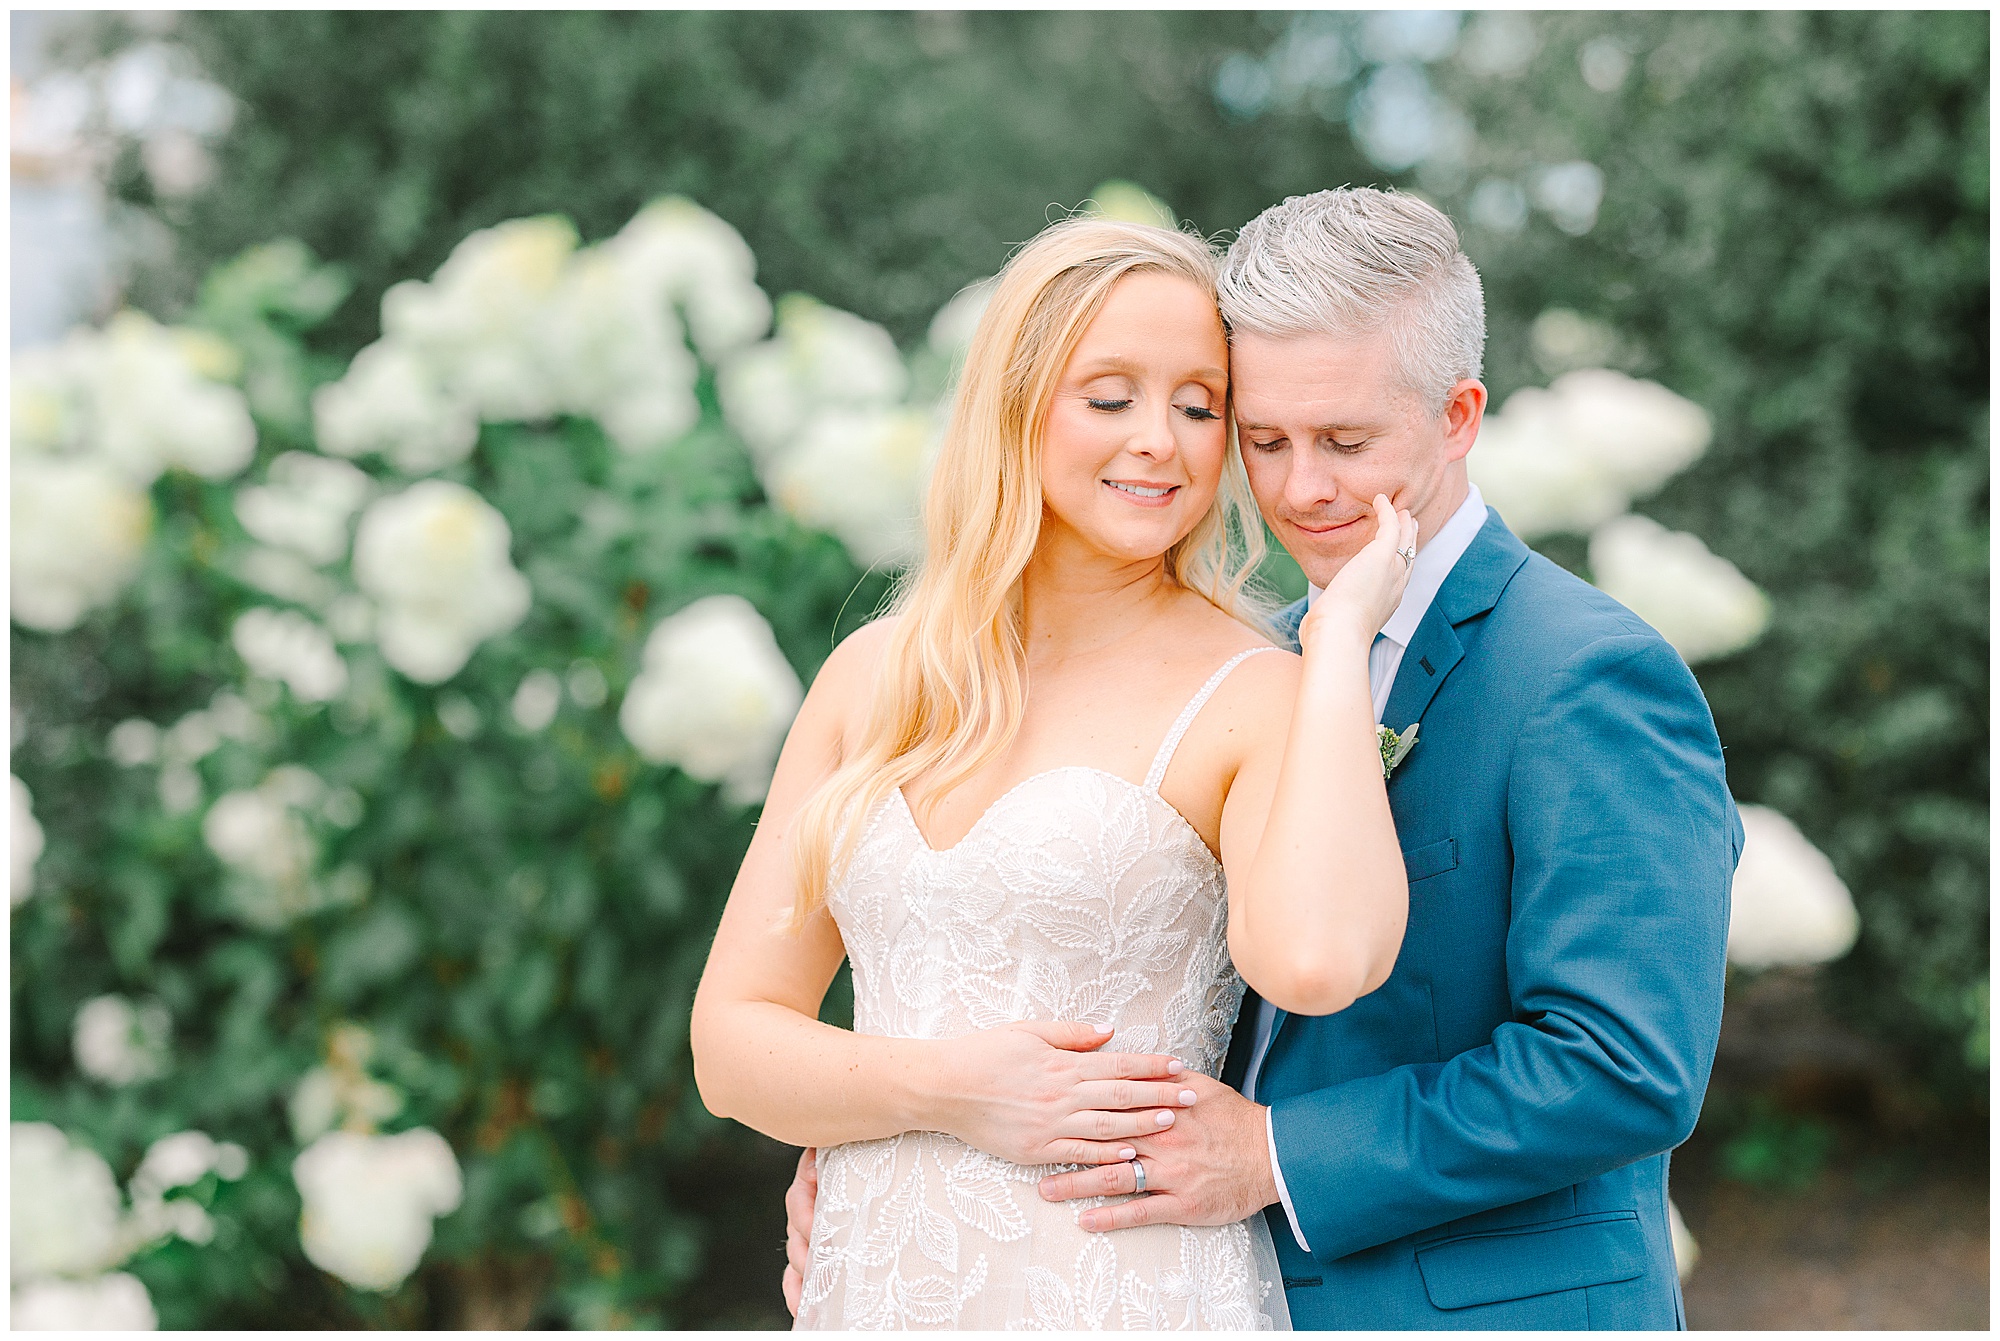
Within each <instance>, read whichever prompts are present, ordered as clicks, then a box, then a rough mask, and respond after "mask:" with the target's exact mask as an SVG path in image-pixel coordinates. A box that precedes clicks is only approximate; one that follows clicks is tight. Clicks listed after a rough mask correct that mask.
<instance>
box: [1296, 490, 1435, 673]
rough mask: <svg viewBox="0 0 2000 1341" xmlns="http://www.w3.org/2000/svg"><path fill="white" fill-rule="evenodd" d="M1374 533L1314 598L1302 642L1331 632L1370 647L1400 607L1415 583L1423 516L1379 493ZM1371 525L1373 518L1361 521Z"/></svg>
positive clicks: (1306, 646) (1313, 641)
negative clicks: (1419, 521) (1419, 517)
mask: <svg viewBox="0 0 2000 1341" xmlns="http://www.w3.org/2000/svg"><path fill="white" fill-rule="evenodd" d="M1374 509H1375V526H1374V534H1373V536H1372V538H1371V539H1370V540H1369V541H1368V543H1367V544H1366V545H1364V546H1362V547H1361V550H1360V552H1359V553H1357V554H1355V556H1354V557H1353V558H1351V559H1349V560H1348V561H1347V562H1346V563H1345V564H1343V565H1342V566H1341V569H1340V571H1339V572H1337V573H1335V574H1334V575H1333V580H1332V581H1330V582H1328V583H1327V584H1326V589H1325V590H1324V591H1322V592H1321V593H1320V595H1319V599H1318V600H1315V601H1314V602H1313V603H1312V609H1311V610H1310V611H1309V612H1308V613H1307V615H1306V618H1305V622H1304V623H1303V624H1302V625H1301V626H1300V628H1299V643H1300V646H1301V648H1303V649H1306V650H1308V651H1309V650H1310V649H1311V648H1312V647H1313V646H1314V645H1315V644H1317V643H1319V642H1322V641H1324V640H1325V639H1327V638H1333V639H1335V640H1337V641H1340V642H1344V643H1347V644H1349V645H1359V647H1360V648H1361V649H1362V650H1363V651H1364V652H1365V651H1366V650H1367V648H1368V646H1369V644H1370V643H1372V642H1374V641H1375V634H1376V632H1377V631H1378V630H1380V629H1381V627H1382V626H1383V625H1384V624H1386V623H1388V622H1389V616H1391V615H1393V614H1395V613H1396V605H1397V603H1398V602H1399V601H1401V600H1402V599H1403V591H1404V589H1405V588H1406V587H1408V586H1409V584H1410V569H1411V567H1412V566H1413V564H1414V562H1415V558H1414V556H1415V554H1416V552H1417V521H1416V518H1414V517H1412V516H1411V515H1410V514H1409V513H1407V512H1402V511H1399V510H1398V509H1397V508H1396V507H1395V506H1394V505H1393V504H1391V503H1390V502H1389V498H1388V496H1387V495H1386V494H1377V495H1375V502H1374ZM1360 524H1361V525H1364V526H1365V525H1367V523H1365V522H1363V523H1360Z"/></svg>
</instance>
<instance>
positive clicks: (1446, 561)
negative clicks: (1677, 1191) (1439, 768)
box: [1243, 485, 1486, 1252]
mask: <svg viewBox="0 0 2000 1341" xmlns="http://www.w3.org/2000/svg"><path fill="white" fill-rule="evenodd" d="M1484 525H1486V500H1485V499H1483V498H1481V497H1480V496H1479V487H1478V486H1477V485H1472V486H1469V488H1468V491H1467V493H1466V495H1465V501H1464V502H1463V503H1461V504H1459V507H1458V511H1456V512H1454V513H1452V514H1451V519H1450V520H1449V521H1447V522H1446V523H1445V524H1444V525H1443V526H1442V527H1440V528H1438V533H1437V534H1436V535H1434V536H1432V537H1431V538H1430V540H1429V541H1427V542H1421V543H1420V544H1419V545H1418V548H1417V561H1416V563H1414V564H1412V565H1411V567H1410V584H1409V585H1408V586H1407V587H1405V588H1403V599H1402V601H1401V603H1400V604H1398V605H1397V606H1396V613H1395V614H1393V615H1390V616H1389V622H1388V623H1386V624H1384V625H1383V626H1382V632H1381V634H1380V635H1379V636H1378V637H1377V638H1376V639H1375V645H1374V646H1373V647H1371V648H1369V649H1368V692H1369V695H1370V697H1371V698H1373V699H1374V702H1375V720H1376V721H1378V722H1380V721H1381V720H1382V714H1383V712H1384V711H1385V710H1386V709H1387V708H1388V706H1389V690H1390V689H1391V688H1392V687H1393V686H1394V685H1395V683H1396V672H1397V671H1398V670H1400V669H1401V668H1402V665H1403V653H1404V652H1406V651H1408V650H1409V646H1410V639H1412V638H1414V637H1416V636H1417V625H1419V624H1421V623H1423V620H1424V615H1425V614H1426V613H1427V612H1428V611H1429V610H1430V608H1431V602H1432V601H1434V600H1436V599H1437V594H1438V591H1439V590H1440V589H1441V588H1442V587H1443V586H1444V580H1445V579H1446V578H1447V577H1450V576H1451V570H1452V568H1453V567H1455V566H1456V565H1457V563H1458V560H1459V556H1461V555H1463V554H1464V553H1465V551H1466V549H1467V548H1468V547H1470V546H1471V544H1472V541H1473V538H1474V537H1475V536H1477V535H1478V534H1479V528H1480V527H1482V526H1484ZM1320 590H1321V589H1320V588H1318V587H1315V586H1312V585H1310V584H1308V586H1307V587H1306V608H1307V609H1311V608H1312V603H1313V602H1314V601H1315V600H1317V599H1318V598H1319V594H1320ZM1391 725H1393V723H1391ZM1403 725H1404V726H1408V725H1409V724H1408V723H1407V722H1406V723H1404V724H1403ZM1397 729H1398V730H1401V729H1402V727H1398V728H1397ZM1276 1022H1277V1011H1276V1009H1275V1008H1274V1007H1273V1006H1272V1005H1271V1003H1270V1002H1268V1001H1265V1000H1262V999H1261V998H1260V999H1259V1000H1258V1002H1257V1031H1256V1034H1255V1037H1254V1038H1253V1039H1252V1041H1251V1047H1250V1065H1249V1067H1248V1069H1246V1070H1245V1071H1244V1073H1243V1097H1244V1098H1246V1099H1252V1100H1254V1099H1255V1098H1256V1097H1257V1076H1258V1074H1259V1073H1260V1072H1261V1071H1262V1070H1263V1069H1264V1054H1265V1053H1266V1052H1268V1051H1270V1048H1271V1030H1272V1028H1273V1027H1274V1026H1275V1024H1276ZM1264 1139H1265V1141H1266V1142H1267V1143H1268V1145H1269V1146H1270V1151H1271V1178H1272V1181H1274V1182H1276V1183H1277V1185H1278V1201H1279V1203H1280V1204H1282V1205H1283V1206H1284V1208H1285V1218H1286V1219H1287V1220H1290V1221H1291V1222H1292V1237H1293V1238H1295V1239H1297V1240H1298V1241H1299V1247H1300V1248H1301V1249H1303V1250H1304V1251H1306V1252H1311V1251H1312V1246H1311V1245H1310V1244H1308V1243H1307V1242H1306V1236H1305V1231H1304V1230H1302V1229H1300V1228H1299V1216H1298V1212H1297V1211H1295V1210H1293V1209H1292V1195H1291V1193H1290V1192H1289V1191H1287V1190H1286V1188H1285V1172H1284V1170H1283V1169H1281V1168H1279V1167H1278V1134H1277V1129H1276V1127H1275V1125H1274V1121H1273V1119H1272V1117H1271V1110H1270V1109H1268V1108H1267V1109H1265V1110H1264Z"/></svg>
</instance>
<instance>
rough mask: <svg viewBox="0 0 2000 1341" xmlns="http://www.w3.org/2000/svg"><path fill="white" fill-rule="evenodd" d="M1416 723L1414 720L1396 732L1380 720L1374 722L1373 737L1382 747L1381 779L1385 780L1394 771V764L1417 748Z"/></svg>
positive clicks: (1400, 761) (1401, 760)
mask: <svg viewBox="0 0 2000 1341" xmlns="http://www.w3.org/2000/svg"><path fill="white" fill-rule="evenodd" d="M1418 725H1419V724H1418V723H1416V722H1411V723H1410V724H1409V725H1408V726H1406V727H1404V728H1403V729H1402V730H1401V731H1400V732H1397V731H1391V730H1390V729H1389V728H1388V727H1386V726H1383V725H1382V724H1381V723H1380V722H1377V723H1376V724H1375V739H1376V742H1377V743H1378V744H1380V745H1381V747H1382V781H1384V782H1387V781H1388V780H1389V775H1390V774H1391V773H1393V772H1395V771H1396V765H1397V764H1400V763H1402V762H1403V760H1404V759H1405V758H1407V757H1408V756H1409V753H1410V751H1411V750H1414V749H1415V748H1417V727H1418Z"/></svg>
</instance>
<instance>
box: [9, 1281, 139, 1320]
mask: <svg viewBox="0 0 2000 1341" xmlns="http://www.w3.org/2000/svg"><path fill="white" fill-rule="evenodd" d="M8 1322H9V1323H10V1324H11V1325H12V1327H13V1329H14V1330H15V1331H17V1332H151V1331H156V1330H158V1329H159V1326H160V1316H159V1314H158V1313H157V1312H156V1311H155V1310H154V1308H153V1297H152V1296H151V1295H149V1294H147V1293H146V1287H145V1285H144V1283H142V1282H141V1281H140V1280H139V1278H138V1277H137V1276H134V1275H131V1274H129V1273H127V1272H123V1271H113V1272H110V1273H108V1274H106V1275H102V1276H93V1277H91V1278H90V1279H89V1280H37V1281H30V1282H28V1283H27V1284H25V1285H21V1286H18V1287H16V1288H15V1289H14V1291H13V1294H12V1298H11V1300H10V1302H9V1305H8Z"/></svg>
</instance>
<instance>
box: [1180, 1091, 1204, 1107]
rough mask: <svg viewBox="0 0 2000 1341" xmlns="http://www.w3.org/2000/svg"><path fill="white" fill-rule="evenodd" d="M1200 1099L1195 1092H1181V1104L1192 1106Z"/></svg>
mask: <svg viewBox="0 0 2000 1341" xmlns="http://www.w3.org/2000/svg"><path fill="white" fill-rule="evenodd" d="M1199 1097H1200V1096H1198V1095H1197V1094H1196V1093H1195V1092H1194V1091H1193V1090H1182V1091H1181V1102H1182V1103H1184V1104H1191V1103H1193V1102H1194V1101H1195V1100H1196V1099H1197V1098H1199Z"/></svg>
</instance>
